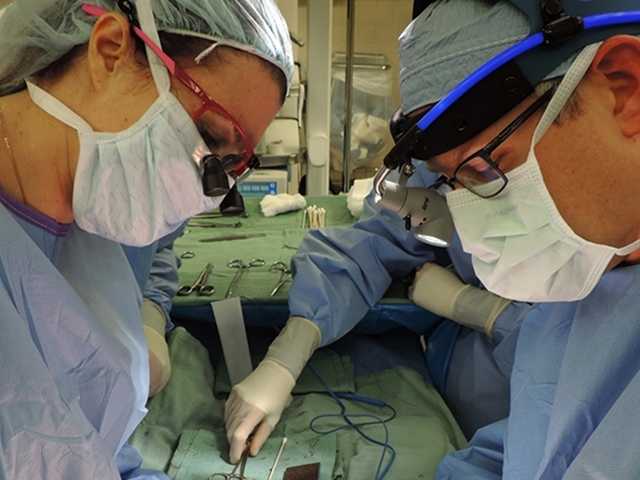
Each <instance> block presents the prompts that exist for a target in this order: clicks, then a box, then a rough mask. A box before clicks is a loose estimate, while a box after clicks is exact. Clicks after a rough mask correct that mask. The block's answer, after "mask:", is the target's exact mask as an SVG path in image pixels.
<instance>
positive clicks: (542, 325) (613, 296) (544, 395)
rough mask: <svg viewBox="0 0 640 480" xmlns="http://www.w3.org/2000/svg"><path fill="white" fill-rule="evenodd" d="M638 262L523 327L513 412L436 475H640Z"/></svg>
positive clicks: (537, 311) (546, 307)
mask: <svg viewBox="0 0 640 480" xmlns="http://www.w3.org/2000/svg"><path fill="white" fill-rule="evenodd" d="M639 304H640V265H635V266H625V267H620V268H617V269H615V270H613V271H611V272H609V273H607V274H605V275H604V277H603V278H602V279H601V281H600V282H599V284H598V285H597V287H596V288H595V290H594V291H593V292H592V293H591V294H590V295H589V296H588V297H587V298H585V299H584V300H582V301H579V302H573V303H549V304H538V305H536V306H535V308H533V309H532V310H531V311H530V312H529V314H528V315H527V316H526V318H525V319H524V321H523V322H522V324H521V327H520V330H519V334H518V340H517V347H516V353H515V359H514V364H513V369H512V376H511V400H510V402H511V412H510V415H509V417H508V418H507V419H506V420H503V421H501V422H497V423H495V424H492V425H490V426H488V427H486V428H484V429H482V430H480V431H479V432H478V433H477V434H476V436H475V437H474V438H473V440H472V442H471V444H470V447H469V449H467V450H464V451H461V452H456V453H454V454H452V455H450V456H448V457H445V460H444V461H443V463H442V464H441V466H440V469H439V473H438V478H440V479H458V478H460V479H469V478H477V479H499V478H505V479H558V478H564V479H612V480H613V479H632V478H640V457H639V456H638V448H637V446H638V445H640V420H638V422H637V423H636V420H635V419H638V418H639V417H638V415H637V411H636V409H637V406H638V402H640V355H638V352H640V309H639Z"/></svg>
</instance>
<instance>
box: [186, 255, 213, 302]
mask: <svg viewBox="0 0 640 480" xmlns="http://www.w3.org/2000/svg"><path fill="white" fill-rule="evenodd" d="M211 270H213V265H212V264H210V263H207V265H205V267H204V269H203V270H202V271H201V272H200V275H198V278H196V281H195V282H193V284H191V285H183V286H182V287H180V290H178V296H179V297H186V296H188V295H191V294H192V293H197V294H198V295H200V296H204V297H210V296H211V295H213V294H214V293H216V287H214V286H213V285H207V280H209V275H210V274H211Z"/></svg>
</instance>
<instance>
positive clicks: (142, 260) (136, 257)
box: [123, 223, 186, 330]
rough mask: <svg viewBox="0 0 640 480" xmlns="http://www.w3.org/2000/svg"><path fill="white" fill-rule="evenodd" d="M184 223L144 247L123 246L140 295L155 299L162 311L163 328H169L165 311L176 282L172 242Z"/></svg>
mask: <svg viewBox="0 0 640 480" xmlns="http://www.w3.org/2000/svg"><path fill="white" fill-rule="evenodd" d="M185 227H186V223H185V224H184V225H182V227H180V228H179V229H178V230H176V231H175V232H173V233H171V234H170V235H167V236H166V237H164V238H162V239H160V240H158V241H157V242H154V243H153V244H151V245H149V246H147V247H129V246H123V249H124V252H125V254H126V255H127V258H128V259H129V263H130V264H131V268H132V269H133V273H134V274H135V276H136V280H137V282H138V285H139V286H140V289H141V290H142V292H143V296H144V298H147V299H149V300H151V301H153V302H154V303H156V304H157V305H158V306H159V307H160V308H161V309H162V311H163V312H164V314H165V317H166V320H167V330H171V329H172V328H173V323H172V322H171V317H170V315H169V314H170V312H171V306H172V301H173V297H174V296H175V295H176V293H177V292H178V284H179V280H178V268H180V260H179V259H178V257H177V256H176V255H175V253H174V251H173V243H174V242H175V240H176V239H178V238H179V237H180V236H181V235H182V234H183V233H184V229H185Z"/></svg>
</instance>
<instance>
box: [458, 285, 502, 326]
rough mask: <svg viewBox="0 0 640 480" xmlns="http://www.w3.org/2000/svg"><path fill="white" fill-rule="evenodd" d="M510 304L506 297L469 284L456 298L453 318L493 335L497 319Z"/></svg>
mask: <svg viewBox="0 0 640 480" xmlns="http://www.w3.org/2000/svg"><path fill="white" fill-rule="evenodd" d="M510 304H511V301H510V300H507V299H506V298H502V297H500V296H498V295H496V294H494V293H491V292H488V291H486V290H483V289H480V288H476V287H473V286H471V285H467V286H466V288H465V289H464V290H462V291H461V292H460V293H459V295H458V296H457V298H456V301H455V303H454V309H453V314H452V318H451V320H454V321H455V322H457V323H460V324H462V325H464V326H466V327H469V328H472V329H474V330H478V331H480V332H483V333H485V334H486V335H487V336H489V337H491V336H492V334H493V327H494V325H495V323H496V319H497V318H498V317H499V316H500V314H501V313H502V312H503V311H504V310H505V309H506V308H507V307H508V306H509V305H510Z"/></svg>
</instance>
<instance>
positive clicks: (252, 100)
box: [0, 0, 293, 480]
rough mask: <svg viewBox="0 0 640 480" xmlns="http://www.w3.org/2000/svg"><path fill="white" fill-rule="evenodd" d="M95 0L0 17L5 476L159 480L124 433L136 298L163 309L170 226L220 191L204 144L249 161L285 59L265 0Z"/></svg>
mask: <svg viewBox="0 0 640 480" xmlns="http://www.w3.org/2000/svg"><path fill="white" fill-rule="evenodd" d="M97 3H98V5H97V6H95V5H90V6H87V5H85V4H84V2H80V1H73V0H72V1H67V0H26V1H23V0H20V1H17V2H9V4H8V5H7V6H6V7H5V8H4V9H3V10H1V11H0V37H1V38H2V42H0V58H1V60H0V140H1V141H0V237H1V240H0V311H1V312H2V314H1V315H0V317H1V318H2V326H3V331H2V335H0V384H1V385H2V389H1V391H2V393H1V395H2V402H1V403H0V412H1V413H2V415H0V449H1V455H0V478H7V479H9V478H11V479H14V478H28V479H34V480H35V479H63V480H77V479H118V478H126V479H131V480H134V479H137V480H142V479H152V478H153V479H156V478H166V477H164V476H163V475H162V474H159V473H153V472H147V471H144V470H141V469H140V468H139V465H140V463H141V459H140V458H139V455H137V453H136V452H135V451H134V450H133V449H131V448H130V447H129V446H127V445H126V443H125V442H126V440H127V439H128V438H129V436H130V435H131V433H132V432H133V431H134V429H135V428H136V426H137V425H138V423H139V422H140V420H141V419H142V418H143V416H144V415H145V413H146V409H145V403H146V401H147V398H148V395H149V392H150V375H149V363H150V358H149V353H150V350H151V347H152V345H151V342H150V341H149V337H148V335H145V333H147V332H146V329H145V327H146V326H148V325H147V322H146V320H147V316H146V315H145V312H144V309H145V306H149V305H150V303H152V305H151V308H153V309H156V313H157V315H155V316H156V317H158V316H163V314H164V309H166V308H168V302H169V300H170V297H171V295H172V291H173V290H174V289H175V278H171V276H172V275H175V257H173V256H172V253H171V251H170V244H171V242H172V240H173V238H175V235H178V234H179V232H178V229H179V228H180V227H181V226H182V225H183V224H184V222H185V221H186V220H187V219H188V218H190V217H191V216H193V215H196V214H198V213H200V212H202V211H208V210H211V209H214V208H215V207H216V206H217V205H218V204H219V202H220V201H222V199H223V196H222V195H220V196H218V197H207V196H205V195H204V193H203V189H202V179H201V175H200V171H199V168H198V167H199V163H200V161H201V160H202V156H203V155H205V154H207V153H209V152H211V153H215V154H218V155H227V154H233V155H234V157H233V158H234V159H238V160H240V159H245V158H248V157H247V156H246V155H243V154H244V153H246V152H249V151H250V150H251V148H252V145H253V144H255V142H257V140H258V139H259V138H260V136H261V135H262V133H263V131H264V130H265V129H266V127H267V126H268V124H269V123H270V121H271V120H272V118H273V117H274V116H275V114H276V113H277V111H278V110H279V109H280V107H281V105H282V99H283V98H284V94H285V93H286V91H287V89H288V85H289V81H290V78H291V75H292V71H293V58H292V53H291V44H290V40H289V34H288V29H287V26H286V23H285V21H284V19H283V18H282V16H281V15H280V12H279V11H278V9H277V7H276V6H275V3H273V2H272V1H271V0H258V1H257V0H252V1H251V2H244V1H238V0H234V1H227V0H223V1H220V2H215V5H214V4H213V3H211V4H209V3H203V2H200V1H198V2H193V1H190V0H159V1H154V2H153V9H152V8H151V4H152V2H149V1H148V0H138V1H135V2H114V1H108V0H107V1H105V0H100V1H99V2H97ZM130 4H132V5H133V10H130V9H129V5H130ZM131 22H135V23H136V24H138V23H139V25H140V29H136V31H135V35H138V37H136V36H134V32H133V30H132V28H131V27H132V25H131ZM140 31H143V32H145V33H146V37H145V41H147V42H154V43H157V42H158V41H160V43H162V45H163V46H164V47H165V48H166V52H165V53H167V54H168V55H169V56H170V57H172V58H174V59H175V61H176V62H177V64H178V66H180V67H182V68H183V69H184V72H186V74H187V75H189V76H191V77H192V78H193V79H194V80H195V81H197V83H198V84H199V85H200V86H201V87H202V89H203V90H204V92H206V93H203V92H202V91H201V90H199V89H197V88H196V87H195V86H194V84H193V83H192V82H187V83H188V87H187V86H183V85H180V84H179V82H177V81H176V80H175V79H174V78H173V77H171V76H170V75H169V72H168V70H167V69H166V68H165V67H164V66H163V64H162V63H160V62H159V61H158V58H157V57H156V56H155V55H154V54H153V53H151V50H149V52H145V49H143V48H140V45H139V43H138V42H139V40H138V38H139V37H140V36H141V35H140V33H139V32H140ZM168 31H170V32H171V33H168ZM153 39H155V41H154V40H153ZM164 61H166V62H168V63H169V66H170V67H171V71H174V69H173V64H172V63H171V62H169V61H168V60H167V58H164ZM183 78H185V77H184V76H183ZM203 95H208V96H209V99H207V101H206V102H205V103H203ZM212 99H213V100H215V101H216V102H219V103H214V102H213V101H212ZM221 105H224V109H223V108H222V107H221ZM234 165H236V164H234ZM236 166H237V165H236ZM227 173H228V172H227ZM229 182H230V183H232V182H233V178H230V177H229ZM123 245H125V246H127V248H126V253H125V249H124V248H123ZM127 255H128V256H127ZM167 280H168V281H167ZM143 293H144V295H145V297H146V298H147V300H146V301H145V302H143ZM160 310H162V312H161V311H160ZM152 316H153V315H152ZM143 318H144V320H145V324H144V326H143ZM164 320H165V321H166V318H165V319H164ZM151 323H153V322H151ZM154 326H155V325H154ZM158 330H159V331H157V332H156V333H157V335H158V336H159V337H160V338H161V339H162V341H163V342H164V338H163V334H164V332H163V329H162V328H158ZM145 337H146V338H145Z"/></svg>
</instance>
